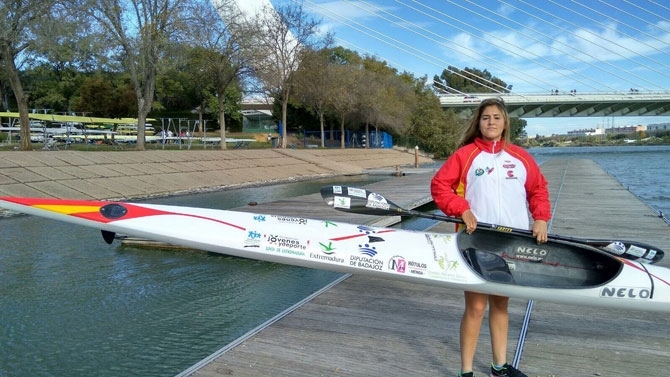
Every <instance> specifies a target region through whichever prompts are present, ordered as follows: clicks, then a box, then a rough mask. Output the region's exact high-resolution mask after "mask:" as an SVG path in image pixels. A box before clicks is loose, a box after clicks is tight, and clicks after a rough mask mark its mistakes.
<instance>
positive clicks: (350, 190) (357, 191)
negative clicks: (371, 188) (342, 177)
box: [347, 187, 365, 198]
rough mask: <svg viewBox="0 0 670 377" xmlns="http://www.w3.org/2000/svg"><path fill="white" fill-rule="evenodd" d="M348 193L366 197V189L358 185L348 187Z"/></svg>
mask: <svg viewBox="0 0 670 377" xmlns="http://www.w3.org/2000/svg"><path fill="white" fill-rule="evenodd" d="M347 195H349V196H358V197H359V198H365V190H364V189H359V188H356V187H347Z"/></svg>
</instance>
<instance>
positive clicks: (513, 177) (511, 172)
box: [507, 170, 516, 179]
mask: <svg viewBox="0 0 670 377" xmlns="http://www.w3.org/2000/svg"><path fill="white" fill-rule="evenodd" d="M507 179H516V176H515V175H514V170H508V171H507Z"/></svg>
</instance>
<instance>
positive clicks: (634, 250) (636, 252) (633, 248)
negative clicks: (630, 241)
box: [626, 245, 647, 258]
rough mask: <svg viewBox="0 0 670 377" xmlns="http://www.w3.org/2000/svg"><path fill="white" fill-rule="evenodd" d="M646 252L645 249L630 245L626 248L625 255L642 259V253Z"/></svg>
mask: <svg viewBox="0 0 670 377" xmlns="http://www.w3.org/2000/svg"><path fill="white" fill-rule="evenodd" d="M646 251H647V249H645V248H642V247H639V246H635V245H630V247H629V248H628V250H627V251H626V253H628V254H630V255H633V256H636V257H638V258H640V257H642V256H643V255H644V253H645V252H646Z"/></svg>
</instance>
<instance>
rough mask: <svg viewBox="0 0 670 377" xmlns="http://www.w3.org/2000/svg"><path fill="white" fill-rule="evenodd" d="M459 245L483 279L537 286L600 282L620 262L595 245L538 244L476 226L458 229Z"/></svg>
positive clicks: (619, 266) (615, 271) (613, 273)
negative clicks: (474, 229) (468, 230)
mask: <svg viewBox="0 0 670 377" xmlns="http://www.w3.org/2000/svg"><path fill="white" fill-rule="evenodd" d="M458 247H459V249H460V251H461V252H462V253H463V256H464V259H465V260H466V261H467V263H468V264H469V266H470V267H471V268H472V269H473V270H474V271H475V272H476V273H477V274H478V275H479V276H480V277H481V278H483V279H484V280H487V281H491V282H496V283H504V284H513V285H519V286H527V287H540V288H587V287H594V286H599V285H603V284H605V283H607V282H609V281H611V280H612V279H614V278H615V277H616V276H617V275H618V274H619V273H620V272H621V270H622V268H623V265H622V263H621V262H620V261H619V260H618V259H616V258H614V257H612V256H610V255H608V254H606V253H603V252H600V251H599V250H597V249H594V248H591V247H589V246H583V245H578V244H574V243H568V242H562V241H549V242H547V243H544V244H541V245H538V244H537V242H536V241H535V238H533V237H530V236H525V235H518V234H506V233H501V232H498V231H493V230H487V229H478V230H477V231H475V232H474V233H472V234H467V233H465V232H460V233H459V234H458Z"/></svg>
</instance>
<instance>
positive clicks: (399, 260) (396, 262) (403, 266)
mask: <svg viewBox="0 0 670 377" xmlns="http://www.w3.org/2000/svg"><path fill="white" fill-rule="evenodd" d="M389 270H391V271H395V272H398V273H401V274H404V273H405V270H407V261H406V260H405V258H403V257H401V256H395V257H393V258H391V260H390V261H389Z"/></svg>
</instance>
